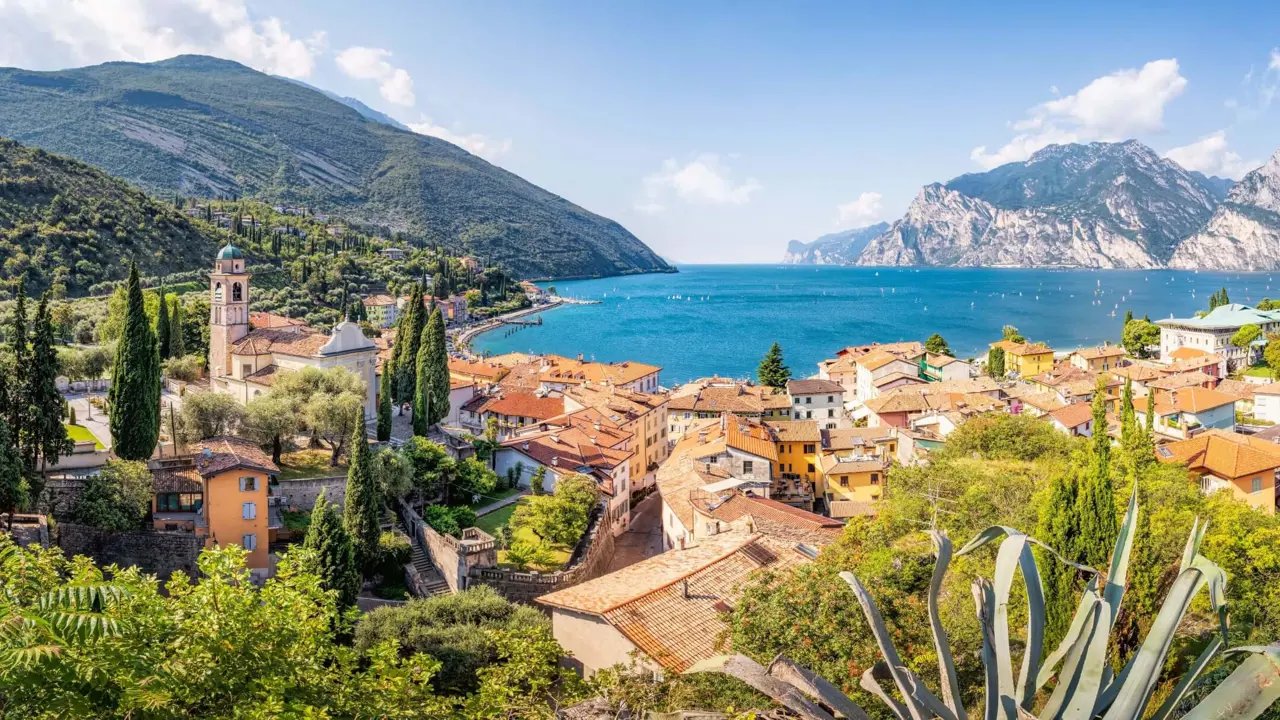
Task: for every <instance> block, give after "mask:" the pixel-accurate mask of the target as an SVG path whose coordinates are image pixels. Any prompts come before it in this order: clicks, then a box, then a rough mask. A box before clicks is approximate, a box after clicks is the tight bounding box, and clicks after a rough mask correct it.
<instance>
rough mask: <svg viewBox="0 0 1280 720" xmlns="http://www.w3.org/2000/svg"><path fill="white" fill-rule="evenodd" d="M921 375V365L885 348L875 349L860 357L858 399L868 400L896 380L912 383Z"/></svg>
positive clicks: (886, 388)
mask: <svg viewBox="0 0 1280 720" xmlns="http://www.w3.org/2000/svg"><path fill="white" fill-rule="evenodd" d="M919 377H920V365H919V363H917V362H912V361H909V360H904V359H903V358H902V357H900V356H898V355H895V354H893V353H890V352H886V351H884V350H874V351H872V352H869V353H867V354H866V355H863V356H862V357H860V358H858V399H859V400H861V401H862V402H864V403H865V402H866V401H868V400H870V399H872V398H875V397H879V396H880V392H881V390H882V389H883V390H884V391H888V390H889V389H891V388H890V387H886V385H892V386H894V387H896V386H897V385H896V384H895V381H896V380H902V381H903V382H905V383H910V382H912V381H913V380H917V379H919Z"/></svg>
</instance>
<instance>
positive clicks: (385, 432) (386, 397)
mask: <svg viewBox="0 0 1280 720" xmlns="http://www.w3.org/2000/svg"><path fill="white" fill-rule="evenodd" d="M394 376H395V366H394V365H393V364H392V363H391V362H387V363H384V364H383V366H382V376H381V378H379V381H378V442H387V441H388V440H390V439H391V381H392V378H393V377H394Z"/></svg>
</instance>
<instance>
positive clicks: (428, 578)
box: [409, 536, 452, 597]
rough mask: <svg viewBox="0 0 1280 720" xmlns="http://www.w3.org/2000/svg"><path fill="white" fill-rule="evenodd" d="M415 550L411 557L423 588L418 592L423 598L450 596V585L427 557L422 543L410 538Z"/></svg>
mask: <svg viewBox="0 0 1280 720" xmlns="http://www.w3.org/2000/svg"><path fill="white" fill-rule="evenodd" d="M410 541H411V542H412V544H413V545H412V547H413V550H412V551H411V553H410V555H409V557H410V561H411V562H412V563H413V567H414V569H415V570H417V571H418V577H420V578H422V583H423V584H422V586H420V587H419V588H418V589H417V590H418V592H416V593H415V594H416V595H419V596H421V597H434V596H436V595H448V594H449V593H451V592H452V590H450V589H449V583H447V582H445V580H444V577H442V576H441V575H440V571H439V570H436V566H435V565H434V564H432V562H431V558H430V557H428V556H427V551H426V549H425V548H423V547H422V543H420V542H418V539H417V538H415V537H412V536H410Z"/></svg>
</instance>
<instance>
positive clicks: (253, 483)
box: [240, 476, 258, 492]
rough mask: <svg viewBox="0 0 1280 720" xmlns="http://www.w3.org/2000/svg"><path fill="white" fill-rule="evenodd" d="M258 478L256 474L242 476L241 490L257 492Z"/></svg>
mask: <svg viewBox="0 0 1280 720" xmlns="http://www.w3.org/2000/svg"><path fill="white" fill-rule="evenodd" d="M257 491H258V478H257V477H256V476H248V477H242V478H240V492H257Z"/></svg>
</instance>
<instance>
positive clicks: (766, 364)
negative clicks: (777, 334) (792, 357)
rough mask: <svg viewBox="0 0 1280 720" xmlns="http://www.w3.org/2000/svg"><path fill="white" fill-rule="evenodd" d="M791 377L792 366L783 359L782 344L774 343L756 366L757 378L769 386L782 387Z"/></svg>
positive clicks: (762, 383)
mask: <svg viewBox="0 0 1280 720" xmlns="http://www.w3.org/2000/svg"><path fill="white" fill-rule="evenodd" d="M790 379H791V368H789V367H787V366H786V363H784V362H783V359H782V346H781V345H779V344H778V343H776V342H775V343H774V344H773V345H771V346H770V347H769V352H767V353H765V354H764V358H763V359H762V360H761V361H760V365H759V367H757V368H756V380H758V381H759V383H760V384H761V385H765V386H767V387H775V388H780V387H783V386H785V385H786V384H787V381H788V380H790Z"/></svg>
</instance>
